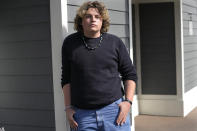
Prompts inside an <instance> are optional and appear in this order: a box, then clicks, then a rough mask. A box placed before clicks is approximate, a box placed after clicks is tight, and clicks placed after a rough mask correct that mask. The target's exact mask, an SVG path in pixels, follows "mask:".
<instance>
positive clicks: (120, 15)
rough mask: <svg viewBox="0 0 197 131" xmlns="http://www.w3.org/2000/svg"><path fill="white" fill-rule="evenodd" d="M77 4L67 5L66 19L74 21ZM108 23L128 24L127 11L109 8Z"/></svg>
mask: <svg viewBox="0 0 197 131" xmlns="http://www.w3.org/2000/svg"><path fill="white" fill-rule="evenodd" d="M78 8H79V7H77V6H68V16H69V17H68V21H69V22H74V18H75V16H76V12H77V9H78ZM109 16H110V23H112V24H128V20H129V18H128V13H127V12H118V11H111V10H109Z"/></svg>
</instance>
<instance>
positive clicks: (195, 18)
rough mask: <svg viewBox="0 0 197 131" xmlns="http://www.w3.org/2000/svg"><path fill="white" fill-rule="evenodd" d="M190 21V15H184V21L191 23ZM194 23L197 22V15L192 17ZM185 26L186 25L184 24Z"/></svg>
mask: <svg viewBox="0 0 197 131" xmlns="http://www.w3.org/2000/svg"><path fill="white" fill-rule="evenodd" d="M189 20H190V15H189V14H188V13H185V12H184V13H183V21H189ZM192 21H195V22H196V21H197V16H196V14H193V15H192ZM183 24H184V23H183Z"/></svg>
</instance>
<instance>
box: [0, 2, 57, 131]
mask: <svg viewBox="0 0 197 131" xmlns="http://www.w3.org/2000/svg"><path fill="white" fill-rule="evenodd" d="M49 13H50V1H49V0H41V1H40V0H28V1H26V0H15V1H12V0H6V1H2V2H1V4H0V18H1V21H0V87H1V88H0V127H1V126H4V127H5V130H6V131H16V130H20V131H32V130H36V131H41V130H42V131H54V130H55V127H54V125H55V117H54V101H53V99H54V98H53V89H52V86H53V83H52V65H51V63H52V62H51V37H50V35H51V34H50V14H49Z"/></svg>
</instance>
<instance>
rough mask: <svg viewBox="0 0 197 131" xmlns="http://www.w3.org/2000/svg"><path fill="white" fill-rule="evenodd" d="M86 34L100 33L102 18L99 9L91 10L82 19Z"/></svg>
mask: <svg viewBox="0 0 197 131" xmlns="http://www.w3.org/2000/svg"><path fill="white" fill-rule="evenodd" d="M82 26H83V31H84V33H85V34H90V33H99V34H100V30H101V27H102V18H101V15H100V14H99V12H98V9H97V8H89V9H88V10H87V12H86V14H85V15H84V17H83V19H82Z"/></svg>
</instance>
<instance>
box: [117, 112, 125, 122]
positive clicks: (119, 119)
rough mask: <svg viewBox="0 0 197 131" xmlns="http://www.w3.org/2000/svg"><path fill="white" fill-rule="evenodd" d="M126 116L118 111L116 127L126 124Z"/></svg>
mask: <svg viewBox="0 0 197 131" xmlns="http://www.w3.org/2000/svg"><path fill="white" fill-rule="evenodd" d="M126 118H127V115H126V114H124V113H123V112H121V111H120V113H119V115H118V118H117V120H116V123H117V124H118V125H123V124H124V123H125V122H126Z"/></svg>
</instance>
